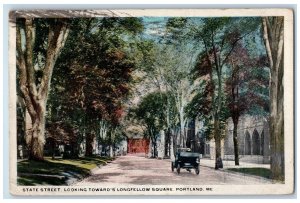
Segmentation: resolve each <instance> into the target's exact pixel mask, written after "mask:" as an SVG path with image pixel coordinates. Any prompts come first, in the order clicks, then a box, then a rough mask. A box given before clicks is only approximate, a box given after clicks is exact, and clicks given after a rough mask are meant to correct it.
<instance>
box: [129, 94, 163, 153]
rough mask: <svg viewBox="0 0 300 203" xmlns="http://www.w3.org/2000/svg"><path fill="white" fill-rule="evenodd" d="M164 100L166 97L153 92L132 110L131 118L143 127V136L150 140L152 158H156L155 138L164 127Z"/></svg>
mask: <svg viewBox="0 0 300 203" xmlns="http://www.w3.org/2000/svg"><path fill="white" fill-rule="evenodd" d="M166 99H167V95H166V94H163V93H161V92H153V93H149V94H148V95H146V96H145V97H144V98H142V100H141V102H140V103H139V105H138V107H137V108H135V109H132V114H133V116H134V117H135V118H136V119H137V120H138V121H139V122H140V123H141V124H142V125H143V126H144V127H145V134H144V135H145V136H146V137H148V138H150V140H151V143H152V146H153V151H152V156H153V157H156V156H157V146H156V142H157V138H158V135H159V131H160V130H163V129H164V127H165V125H166V120H165V119H166V116H165V112H166V111H165V108H166Z"/></svg>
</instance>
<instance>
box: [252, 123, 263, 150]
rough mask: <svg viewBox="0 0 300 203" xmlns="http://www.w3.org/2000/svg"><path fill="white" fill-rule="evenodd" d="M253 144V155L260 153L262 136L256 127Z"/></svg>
mask: <svg viewBox="0 0 300 203" xmlns="http://www.w3.org/2000/svg"><path fill="white" fill-rule="evenodd" d="M252 146H253V151H252V152H253V155H260V153H261V152H260V147H261V143H260V137H259V134H258V132H257V130H256V129H254V131H253V134H252Z"/></svg>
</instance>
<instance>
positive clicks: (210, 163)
mask: <svg viewBox="0 0 300 203" xmlns="http://www.w3.org/2000/svg"><path fill="white" fill-rule="evenodd" d="M200 165H201V166H206V167H210V168H215V160H214V159H209V158H202V159H200ZM228 168H267V169H270V164H255V163H249V162H243V161H240V165H239V166H235V164H234V161H228V160H223V169H228Z"/></svg>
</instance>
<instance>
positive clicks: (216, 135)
mask: <svg viewBox="0 0 300 203" xmlns="http://www.w3.org/2000/svg"><path fill="white" fill-rule="evenodd" d="M214 138H215V151H216V157H215V158H216V159H215V169H219V168H223V162H222V157H221V136H220V120H219V119H215V121H214Z"/></svg>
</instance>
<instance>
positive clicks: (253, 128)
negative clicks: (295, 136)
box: [157, 115, 270, 164]
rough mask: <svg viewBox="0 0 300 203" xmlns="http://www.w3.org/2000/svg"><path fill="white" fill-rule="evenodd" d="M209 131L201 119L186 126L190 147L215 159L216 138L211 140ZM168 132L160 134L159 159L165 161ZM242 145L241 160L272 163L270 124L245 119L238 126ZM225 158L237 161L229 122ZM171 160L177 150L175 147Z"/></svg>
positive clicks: (224, 142) (222, 144)
mask: <svg viewBox="0 0 300 203" xmlns="http://www.w3.org/2000/svg"><path fill="white" fill-rule="evenodd" d="M203 128H205V126H204V124H203V122H202V121H201V120H197V119H196V120H195V121H190V122H189V124H188V125H187V127H186V129H185V130H186V134H187V140H186V147H189V148H191V149H192V151H195V152H198V153H200V154H202V157H203V158H209V159H215V142H214V139H207V135H205V134H204V133H202V132H203ZM165 140H166V138H165V133H164V131H161V132H160V135H159V139H158V143H157V146H158V158H164V155H165V153H164V151H165V148H164V147H165V146H166V145H165ZM238 143H239V157H240V160H243V161H248V162H255V163H264V164H267V163H270V136H269V124H268V122H267V121H266V120H265V119H263V118H258V117H252V116H249V115H245V116H241V117H240V120H239V124H238ZM221 146H222V149H221V156H222V158H223V159H224V160H234V145H233V122H232V120H231V119H228V120H227V123H226V132H225V138H224V139H223V140H222V141H221ZM170 152H171V159H172V158H174V157H173V156H174V155H173V149H172V146H171V150H170Z"/></svg>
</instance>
